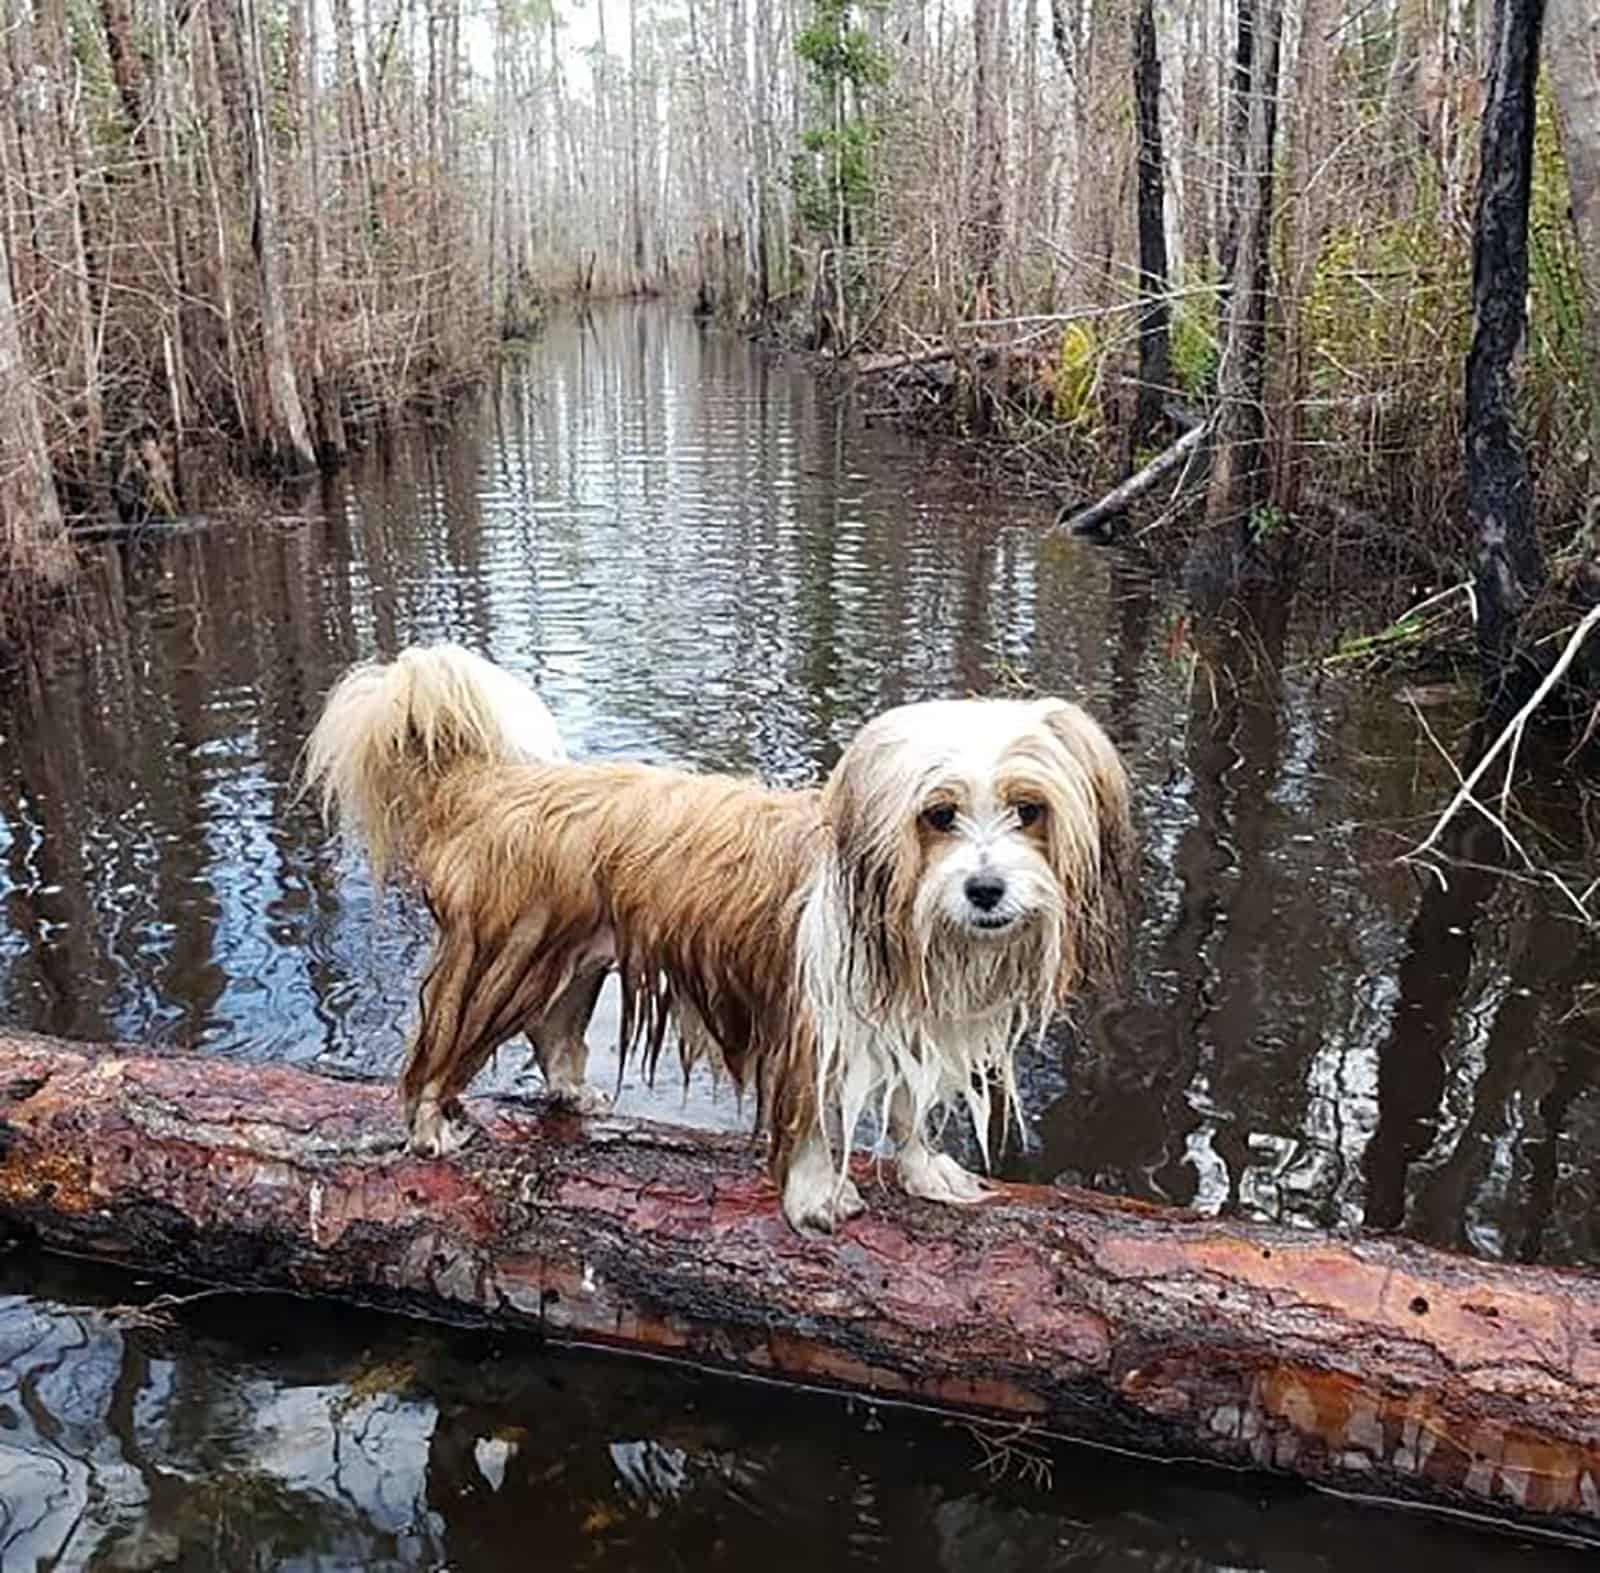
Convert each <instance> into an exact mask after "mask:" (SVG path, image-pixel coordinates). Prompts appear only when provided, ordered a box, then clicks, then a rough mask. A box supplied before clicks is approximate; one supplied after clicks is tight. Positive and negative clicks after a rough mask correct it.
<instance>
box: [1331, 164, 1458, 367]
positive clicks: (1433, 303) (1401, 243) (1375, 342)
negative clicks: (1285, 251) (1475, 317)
mask: <svg viewBox="0 0 1600 1573" xmlns="http://www.w3.org/2000/svg"><path fill="white" fill-rule="evenodd" d="M1422 183H1423V185H1424V186H1425V187H1426V186H1428V185H1431V184H1432V182H1431V180H1430V179H1428V178H1426V175H1425V174H1424V177H1423V180H1422ZM1464 247H1465V241H1464V237H1462V236H1461V235H1459V234H1458V233H1452V231H1451V229H1450V227H1449V226H1446V225H1442V224H1440V223H1439V219H1438V202H1437V198H1436V197H1435V196H1434V194H1433V193H1432V192H1430V191H1428V190H1424V191H1423V192H1422V193H1420V194H1419V196H1418V200H1417V202H1416V205H1415V209H1414V211H1413V212H1412V213H1410V214H1407V215H1406V216H1404V217H1399V218H1392V219H1387V220H1385V219H1382V218H1376V217H1374V216H1373V215H1370V214H1367V215H1361V216H1358V217H1357V218H1355V219H1353V220H1352V221H1350V222H1348V223H1343V224H1336V225H1334V226H1333V227H1332V228H1330V229H1329V231H1328V233H1327V236H1326V237H1325V239H1324V240H1323V243H1322V249H1321V251H1320V253H1319V254H1318V257H1317V263H1316V267H1315V269H1314V270H1313V273H1312V279H1311V288H1310V289H1309V290H1308V291H1307V294H1306V300H1305V305H1304V308H1303V316H1302V328H1303V331H1304V334H1305V340H1306V344H1307V347H1308V350H1309V374H1310V386H1311V391H1312V392H1313V393H1316V394H1322V395H1326V396H1333V395H1339V394H1346V395H1348V394H1351V393H1354V392H1358V391H1362V390H1363V389H1365V390H1377V389H1393V388H1397V387H1402V386H1406V385H1408V384H1419V385H1421V386H1427V385H1429V384H1431V383H1434V382H1436V381H1437V380H1438V372H1439V368H1440V367H1441V366H1448V367H1450V368H1451V370H1452V373H1453V374H1454V373H1455V369H1456V368H1457V367H1458V366H1459V365H1460V363H1461V359H1462V357H1464V356H1465V354H1466V350H1467V341H1468V335H1469V331H1470V327H1471V322H1470V299H1469V297H1468V295H1467V293H1466V292H1465V291H1464V290H1463V289H1462V287H1461V281H1462V278H1463V276H1464V275H1466V276H1470V268H1469V267H1468V265H1467V264H1468V258H1467V256H1466V255H1465V252H1464Z"/></svg>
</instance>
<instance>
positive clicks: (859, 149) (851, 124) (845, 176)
mask: <svg viewBox="0 0 1600 1573" xmlns="http://www.w3.org/2000/svg"><path fill="white" fill-rule="evenodd" d="M800 145H801V146H802V147H803V148H804V149H805V152H804V153H802V154H800V155H799V156H797V157H796V158H795V160H794V163H793V166H792V169H791V179H792V181H793V183H794V196H795V207H796V210H797V211H798V213H799V215H800V222H801V223H802V224H804V225H805V226H806V228H807V229H813V230H821V231H824V232H825V231H827V230H830V229H832V227H833V224H834V221H835V218H836V217H837V212H838V201H839V193H840V191H841V189H842V190H843V193H844V202H845V207H846V208H847V210H848V211H849V212H851V213H858V212H860V211H861V210H862V209H863V208H865V207H866V206H867V203H868V201H869V199H870V198H871V196H872V173H871V155H872V145H873V135H872V130H871V128H870V127H869V126H867V125H866V124H865V123H864V122H862V121H860V120H847V121H846V122H845V124H844V126H843V128H842V129H841V130H839V131H807V132H805V133H804V134H803V135H802V136H801V138H800Z"/></svg>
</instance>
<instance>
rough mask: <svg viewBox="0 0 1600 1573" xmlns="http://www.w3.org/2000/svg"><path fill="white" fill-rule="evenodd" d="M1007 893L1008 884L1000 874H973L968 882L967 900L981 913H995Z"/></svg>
mask: <svg viewBox="0 0 1600 1573" xmlns="http://www.w3.org/2000/svg"><path fill="white" fill-rule="evenodd" d="M1005 893H1006V882H1005V881H1004V880H1003V879H1001V878H1000V876H999V875H998V874H973V875H971V876H970V877H969V878H968V880H967V900H968V901H970V902H971V903H972V904H973V906H975V907H976V908H977V909H978V911H980V912H993V911H994V909H995V908H996V907H998V906H999V905H1000V898H1001V897H1002V896H1003V895H1005Z"/></svg>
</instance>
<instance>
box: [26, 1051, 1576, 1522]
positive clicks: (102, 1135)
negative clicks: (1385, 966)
mask: <svg viewBox="0 0 1600 1573" xmlns="http://www.w3.org/2000/svg"><path fill="white" fill-rule="evenodd" d="M475 1112H476V1113H477V1115H478V1116H479V1118H480V1119H481V1120H483V1122H484V1123H485V1126H486V1136H485V1138H484V1139H481V1140H480V1141H478V1142H476V1143H474V1144H473V1145H472V1146H471V1147H470V1148H469V1149H468V1150H467V1151H466V1152H464V1153H462V1154H460V1155H459V1156H458V1157H456V1158H455V1159H452V1160H448V1161H424V1160H421V1159H418V1158H415V1157H413V1156H411V1154H410V1153H409V1152H407V1151H406V1150H405V1149H404V1148H403V1146H402V1144H401V1131H400V1124H399V1119H398V1114H397V1110H396V1107H395V1103H394V1098H393V1094H392V1092H391V1090H390V1089H389V1088H388V1087H385V1086H381V1085H373V1084H369V1083H362V1082H347V1081H335V1080H332V1079H329V1078H327V1077H322V1076H317V1075H313V1074H310V1073H308V1072H304V1071H299V1070H294V1069H290V1068H287V1067H283V1066H264V1065H250V1064H242V1063H238V1062H235V1061H229V1060H226V1059H217V1058H207V1057H201V1056H194V1055H160V1056H158V1055H153V1054H149V1053H141V1052H138V1051H136V1050H131V1049H127V1050H125V1049H122V1048H117V1047H94V1046H87V1045H78V1044H70V1043H64V1042H61V1041H59V1040H55V1039H48V1038H39V1037H33V1036H28V1035H23V1034H19V1033H4V1032H0V1221H5V1222H9V1224H10V1225H11V1226H12V1227H14V1228H17V1229H20V1230H26V1231H29V1232H31V1233H32V1234H34V1235H36V1236H37V1238H38V1239H39V1240H40V1241H41V1242H42V1243H43V1244H45V1245H47V1246H50V1247H54V1248H57V1249H60V1250H65V1251H71V1252H76V1253H80V1254H84V1255H89V1256H95V1257H99V1258H102V1259H109V1260H113V1261H118V1262H123V1263H126V1264H128V1265H130V1266H136V1267H138V1268H140V1269H144V1270H149V1269H164V1270H167V1271H170V1272H175V1273H178V1274H183V1275H189V1276H192V1277H196V1278H200V1279H204V1280H209V1281H220V1282H224V1283H228V1284H237V1285H252V1286H264V1287H269V1288H278V1289H285V1290H291V1291H296V1292H300V1293H307V1294H318V1295H332V1296H338V1297H341V1298H345V1299H349V1300H354V1301H359V1302H362V1303H365V1304H373V1305H379V1306H383V1307H388V1308H391V1309H394V1310H399V1311H404V1312H410V1313H414V1314H420V1315H425V1316H431V1317H436V1318H441V1319H445V1320H452V1321H460V1322H468V1323H488V1324H493V1325H494V1326H496V1327H498V1328H502V1329H508V1330H509V1329H515V1328H519V1327H521V1328H526V1329H528V1330H529V1331H532V1332H535V1333H537V1334H540V1335H543V1336H545V1337H548V1338H551V1339H553V1340H557V1341H567V1342H581V1343H588V1344H600V1345H609V1346H612V1347H617V1348H622V1349H630V1350H636V1351H646V1352H649V1353H652V1354H656V1355H663V1354H664V1355H669V1356H673V1357H676V1358H680V1359H684V1360H688V1361H693V1362H695V1363H697V1364H700V1365H704V1366H710V1367H717V1368H721V1369H725V1370H730V1371H735V1372H739V1373H743V1374H746V1375H756V1376H761V1377H766V1378H775V1379H779V1380H784V1381H791V1382H802V1383H806V1384H821V1385H828V1386H834V1387H838V1388H841V1389H847V1390H855V1391H867V1392H871V1393H873V1394H876V1395H878V1396H879V1397H882V1398H885V1399H894V1400H903V1401H908V1402H912V1403H917V1404H922V1405H927V1406H932V1407H935V1408H939V1409H943V1410H951V1411H956V1412H962V1413H970V1414H978V1415H987V1416H998V1417H1004V1418H1006V1419H1008V1420H1010V1421H1015V1422H1022V1423H1026V1424H1028V1425H1030V1426H1036V1427H1038V1428H1039V1429H1040V1430H1041V1431H1044V1432H1048V1433H1053V1434H1059V1435H1062V1436H1067V1437H1072V1438H1077V1439H1081V1440H1085V1441H1089V1442H1094V1443H1101V1444H1108V1445H1112V1446H1115V1447H1119V1448H1126V1449H1130V1450H1133V1451H1136V1452H1139V1453H1145V1454H1150V1455H1154V1456H1157V1457H1168V1458H1171V1457H1184V1458H1189V1459H1195V1458H1201V1459H1209V1460H1212V1461H1215V1462H1218V1463H1223V1464H1229V1465H1236V1466H1257V1467H1261V1468H1265V1469H1271V1470H1277V1471H1282V1472H1288V1473H1291V1474H1294V1475H1298V1476H1300V1477H1302V1478H1304V1479H1306V1480H1308V1481H1312V1482H1315V1483H1317V1484H1320V1485H1325V1486H1332V1487H1336V1488H1339V1489H1342V1490H1347V1491H1354V1492H1358V1493H1363V1494H1370V1495H1383V1496H1391V1497H1399V1498H1405V1499H1409V1500H1411V1501H1414V1502H1420V1503H1427V1504H1430V1505H1434V1506H1443V1507H1450V1508H1456V1509H1467V1510H1470V1511H1473V1512H1477V1513H1483V1514H1488V1515H1491V1516H1496V1517H1502V1518H1508V1519H1518V1520H1521V1521H1523V1522H1535V1523H1540V1524H1542V1525H1544V1526H1546V1527H1559V1528H1561V1529H1563V1530H1567V1531H1571V1532H1576V1533H1580V1534H1583V1535H1585V1536H1587V1537H1590V1538H1596V1539H1600V1280H1597V1279H1596V1278H1595V1277H1593V1276H1586V1275H1583V1274H1580V1273H1576V1272H1567V1271H1559V1270H1554V1269H1546V1268H1530V1267H1512V1266H1498V1265H1492V1264H1485V1263H1481V1262H1474V1261H1469V1260H1466V1259H1463V1258H1459V1257H1453V1256H1450V1255H1447V1254H1444V1253H1442V1252H1439V1251H1434V1250H1430V1249H1426V1248H1424V1247H1421V1246H1417V1245H1414V1244H1409V1243H1407V1242H1404V1241H1399V1240H1393V1239H1375V1238H1363V1239H1330V1238H1327V1237H1324V1236H1320V1235H1315V1234H1310V1233H1307V1232H1304V1231H1300V1230H1293V1229H1285V1228H1279V1227H1271V1226H1265V1225H1255V1224H1247V1223H1241V1222H1238V1221H1220V1220H1213V1219H1202V1218H1198V1217H1195V1216H1192V1215H1189V1214H1186V1213H1183V1212H1179V1211H1176V1210H1172V1209H1166V1208H1158V1207H1152V1206H1148V1205H1144V1204H1140V1203H1135V1202H1131V1201H1123V1200H1118V1199H1116V1198H1112V1197H1104V1196H1096V1195H1091V1194H1087V1193H1082V1192H1065V1191H1061V1192H1058V1191H1053V1190H1050V1189H1046V1188H1039V1187H1028V1186H1017V1185H1007V1186H1003V1187H1000V1188H999V1190H998V1192H997V1194H996V1196H995V1198H994V1199H993V1200H992V1201H991V1202H988V1203H986V1204H984V1205H982V1206H979V1207H977V1208H973V1209H968V1210H958V1209H953V1208H941V1207H935V1206H931V1205H929V1204H926V1203H919V1202H913V1201H909V1200H907V1199H906V1198H904V1197H902V1196H899V1195H898V1194H895V1193H894V1192H892V1191H891V1190H890V1189H888V1188H887V1187H885V1186H880V1185H878V1184H876V1183H874V1181H873V1174H872V1171H871V1168H870V1166H869V1165H866V1164H863V1166H862V1168H861V1172H860V1175H859V1178H860V1180H861V1182H862V1183H863V1188H864V1191H865V1192H866V1194H867V1196H868V1199H869V1203H870V1209H869V1211H868V1213H867V1214H866V1216H864V1217H863V1218H861V1219H859V1220H856V1221H854V1222H852V1223H851V1224H850V1225H849V1226H848V1227H847V1228H846V1229H845V1230H844V1231H843V1232H842V1233H841V1234H840V1235H839V1236H837V1237H836V1238H833V1239H802V1238H801V1237H799V1236H798V1235H795V1234H793V1233H791V1232H790V1230H789V1229H788V1228H787V1226H786V1225H785V1224H784V1222H783V1219H782V1217H781V1215H780V1214H779V1211H778V1207H777V1199H776V1196H775V1194H774V1192H773V1190H772V1187H771V1186H770V1184H769V1183H768V1181H767V1180H766V1178H765V1176H764V1174H763V1173H762V1171H761V1167H760V1165H759V1163H758V1162H757V1155H756V1153H755V1152H754V1150H753V1149H752V1146H751V1144H750V1142H749V1141H747V1140H745V1139H742V1138H737V1137H729V1136H726V1135H715V1134H707V1133H703V1132H698V1131H691V1130H686V1129H681V1128H674V1127H670V1126H664V1125H655V1124H649V1123H645V1122H641V1121H625V1120H620V1119H599V1120H588V1121H584V1120H580V1119H578V1118H576V1117H574V1116H571V1115H565V1114H558V1113H554V1112H545V1111H542V1110H541V1109H540V1108H539V1107H538V1106H536V1105H532V1104H522V1103H518V1102H511V1101H504V1100H502V1101H496V1102H490V1101H487V1100H485V1101H482V1102H480V1103H478V1104H477V1105H476V1106H475Z"/></svg>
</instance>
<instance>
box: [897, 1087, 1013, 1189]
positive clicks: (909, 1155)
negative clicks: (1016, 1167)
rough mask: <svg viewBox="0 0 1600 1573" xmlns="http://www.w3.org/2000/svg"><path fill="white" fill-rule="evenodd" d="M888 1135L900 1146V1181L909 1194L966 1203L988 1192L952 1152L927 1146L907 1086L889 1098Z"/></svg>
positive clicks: (921, 1123) (924, 1134) (921, 1124)
mask: <svg viewBox="0 0 1600 1573" xmlns="http://www.w3.org/2000/svg"><path fill="white" fill-rule="evenodd" d="M889 1134H890V1135H891V1136H893V1137H894V1139H895V1142H896V1143H897V1144H898V1146H899V1148H900V1156H899V1170H900V1184H901V1186H902V1188H903V1189H904V1190H905V1193H906V1194H907V1195H908V1196H920V1197H922V1198H924V1200H926V1201H930V1202H948V1203H952V1204H955V1205H957V1206H966V1205H968V1204H969V1203H971V1202H981V1201H982V1200H983V1199H984V1197H986V1196H987V1195H988V1194H989V1189H990V1188H989V1186H988V1185H986V1184H985V1183H984V1181H983V1180H982V1179H981V1178H980V1177H979V1176H978V1175H976V1174H974V1173H973V1172H972V1171H971V1170H970V1169H964V1168H963V1167H962V1166H961V1165H960V1164H959V1163H957V1162H956V1161H955V1159H954V1158H952V1157H951V1156H950V1155H949V1153H944V1152H935V1151H934V1150H933V1149H932V1148H931V1147H930V1146H929V1145H928V1138H927V1132H926V1131H925V1130H924V1128H923V1122H922V1121H921V1120H919V1119H917V1118H916V1115H915V1111H914V1109H913V1108H912V1103H911V1095H910V1093H908V1092H907V1091H906V1089H905V1088H904V1087H897V1088H896V1089H895V1093H894V1096H893V1097H892V1098H891V1099H890V1100H889Z"/></svg>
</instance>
